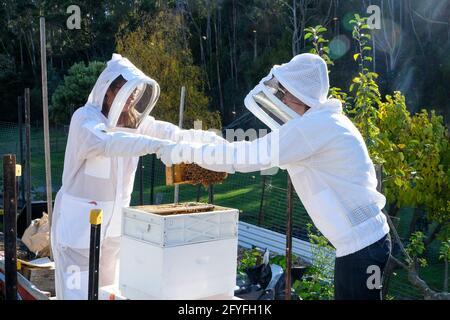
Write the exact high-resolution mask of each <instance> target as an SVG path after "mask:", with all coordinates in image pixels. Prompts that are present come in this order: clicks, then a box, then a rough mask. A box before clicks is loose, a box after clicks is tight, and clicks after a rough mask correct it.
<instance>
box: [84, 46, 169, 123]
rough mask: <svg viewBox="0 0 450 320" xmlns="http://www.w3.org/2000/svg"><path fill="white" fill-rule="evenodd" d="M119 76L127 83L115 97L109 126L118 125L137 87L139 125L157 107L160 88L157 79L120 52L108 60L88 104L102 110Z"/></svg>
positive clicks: (109, 115)
mask: <svg viewBox="0 0 450 320" xmlns="http://www.w3.org/2000/svg"><path fill="white" fill-rule="evenodd" d="M119 76H122V77H123V78H124V79H125V80H126V81H127V83H126V84H125V85H124V86H123V87H122V88H121V89H120V91H119V92H118V93H117V95H116V98H115V99H114V102H113V104H112V106H111V109H110V111H109V114H108V127H110V128H114V127H115V126H116V125H117V121H118V119H119V116H120V114H121V112H122V110H123V107H124V105H125V103H126V101H127V100H128V98H129V97H130V95H131V94H132V93H133V92H134V91H135V89H138V91H137V92H138V96H137V97H136V103H135V106H138V105H139V110H138V111H139V119H140V120H139V121H138V125H139V124H140V123H141V121H142V119H144V118H145V117H147V116H148V115H149V114H150V112H151V111H152V109H153V108H154V107H155V105H156V102H157V101H158V99H159V95H160V88H159V85H158V83H157V82H156V81H155V80H153V79H152V78H150V77H148V76H147V75H145V74H144V73H143V72H142V71H141V70H139V69H138V68H136V66H134V65H133V64H132V63H131V62H130V61H129V60H128V59H126V58H123V57H122V56H121V55H119V54H113V56H112V59H111V60H110V61H108V63H107V66H106V68H105V70H103V72H102V73H101V74H100V76H99V78H98V79H97V82H96V83H95V86H94V88H93V89H92V91H91V93H90V95H89V98H88V101H87V104H89V105H93V106H95V107H96V108H98V109H99V110H100V111H101V110H102V105H103V100H104V98H105V94H106V92H107V90H108V88H109V86H110V85H111V83H112V82H113V81H114V80H115V79H116V78H118V77H119ZM136 109H138V108H136Z"/></svg>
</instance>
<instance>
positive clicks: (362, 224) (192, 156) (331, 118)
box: [163, 54, 389, 257]
mask: <svg viewBox="0 0 450 320" xmlns="http://www.w3.org/2000/svg"><path fill="white" fill-rule="evenodd" d="M272 75H273V76H275V77H276V78H277V80H278V81H279V82H280V83H281V84H282V85H283V87H284V88H286V89H288V90H289V91H290V92H291V93H292V94H294V96H296V97H297V98H298V99H300V100H301V101H304V102H305V103H307V104H308V105H309V106H310V107H311V109H310V110H308V111H307V112H306V113H305V114H304V115H303V116H300V115H297V116H294V117H291V119H288V117H286V119H288V121H287V122H286V123H283V122H284V120H283V121H278V120H282V119H283V117H284V115H286V112H285V108H278V109H275V108H276V107H277V105H279V104H280V103H281V101H275V100H274V98H273V97H272V100H273V102H274V103H270V102H268V103H265V102H264V101H263V100H262V99H259V98H260V97H258V96H256V99H255V97H254V96H255V95H257V94H258V93H259V92H266V93H267V94H266V96H265V97H267V98H270V97H271V96H272V94H271V93H270V92H268V91H267V90H266V89H264V88H263V89H258V88H261V84H260V85H259V86H258V87H257V88H255V89H254V90H253V91H252V92H251V93H250V95H249V96H248V97H247V99H246V104H248V103H250V105H247V107H248V108H249V110H250V111H252V112H253V111H255V112H254V114H255V115H256V116H257V117H259V118H260V119H261V120H262V121H263V122H265V123H266V124H267V125H268V126H270V127H271V128H273V131H272V132H271V133H269V134H267V135H266V136H264V137H262V138H259V139H257V140H254V141H251V142H250V141H240V142H235V143H230V144H223V145H217V144H214V143H211V144H200V145H193V144H184V143H182V144H178V145H177V146H176V148H173V146H171V147H168V148H165V149H164V150H172V152H171V154H170V156H171V157H172V160H171V161H172V162H173V163H178V162H187V163H190V162H195V163H198V164H199V165H201V166H202V167H204V168H206V169H210V170H214V171H222V172H223V171H225V172H228V173H234V172H237V171H238V172H252V171H259V170H265V169H269V168H272V167H280V168H282V169H287V171H288V173H289V175H290V177H291V179H292V183H293V185H294V187H295V190H296V192H297V194H298V195H299V197H300V199H301V201H302V203H303V204H304V206H305V208H306V210H307V211H308V214H309V215H310V217H311V219H312V221H313V222H314V224H315V225H316V227H317V228H318V229H319V230H320V231H321V232H322V233H323V235H325V236H326V237H327V238H328V240H330V242H331V243H332V244H333V245H334V247H335V248H336V255H337V256H338V257H339V256H345V255H348V254H351V253H354V252H356V251H358V250H360V249H363V248H365V247H367V246H368V245H371V244H372V243H374V242H376V241H378V240H380V239H381V238H382V237H383V236H385V235H386V234H387V233H388V232H389V226H388V224H387V220H386V217H385V215H384V214H383V213H382V209H383V207H384V206H385V204H386V198H385V197H384V196H383V195H382V194H381V193H379V192H378V191H377V189H376V187H377V178H376V174H375V169H374V165H373V162H372V160H371V159H370V156H369V153H368V151H367V147H366V145H365V142H364V139H363V137H362V136H361V134H360V132H359V131H358V129H357V128H356V127H355V126H354V125H353V123H352V122H351V121H350V120H349V119H348V118H347V117H346V116H345V115H344V114H343V113H342V105H341V103H340V101H338V100H336V99H328V97H327V94H328V90H329V82H328V71H327V67H326V63H325V62H324V61H323V59H321V58H320V57H318V56H316V55H311V54H302V55H299V56H297V57H295V58H294V59H293V60H292V61H291V62H289V63H287V64H284V65H282V66H277V67H275V68H274V69H272V72H271V76H272ZM267 79H269V78H267ZM252 99H254V102H253V101H252ZM261 102H263V103H261ZM269 111H270V112H269ZM167 156H169V154H165V153H164V152H163V157H164V158H165V157H167Z"/></svg>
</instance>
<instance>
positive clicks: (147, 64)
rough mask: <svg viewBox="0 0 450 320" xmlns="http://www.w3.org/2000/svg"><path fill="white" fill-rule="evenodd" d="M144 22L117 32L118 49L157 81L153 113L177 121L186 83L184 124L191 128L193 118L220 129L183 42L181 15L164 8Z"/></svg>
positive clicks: (167, 119)
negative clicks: (182, 89)
mask: <svg viewBox="0 0 450 320" xmlns="http://www.w3.org/2000/svg"><path fill="white" fill-rule="evenodd" d="M143 21H144V22H143V23H142V25H141V26H139V27H137V29H136V30H135V31H133V32H131V33H125V34H121V33H119V35H118V37H117V51H118V52H119V53H121V54H122V55H124V56H125V57H127V58H128V59H129V60H130V61H131V62H133V63H134V64H135V65H136V66H137V67H138V68H140V69H141V70H142V71H143V72H144V73H146V74H148V75H149V76H150V77H153V78H154V79H155V80H156V81H158V83H159V84H160V86H161V97H160V100H159V102H158V105H157V107H156V108H155V111H154V112H153V113H152V114H154V115H155V116H156V117H157V118H160V119H163V120H165V121H169V122H172V123H178V108H179V96H180V88H181V87H182V86H185V87H186V91H187V99H186V106H185V118H184V119H185V125H184V126H185V127H192V126H193V123H194V121H196V120H202V121H203V123H204V124H205V125H206V127H208V128H216V129H217V128H221V125H220V117H219V114H218V113H217V112H209V111H208V101H209V100H208V97H207V96H206V95H205V93H204V91H203V90H204V84H205V82H204V79H203V78H202V76H201V75H202V73H201V69H200V67H198V66H195V65H194V64H193V62H192V54H191V52H190V50H189V49H187V48H186V47H185V46H184V45H183V41H182V37H181V33H182V30H181V21H180V16H179V15H176V14H174V13H172V12H171V11H167V10H165V11H161V12H159V13H157V14H156V15H155V16H152V17H150V16H147V17H145V18H143Z"/></svg>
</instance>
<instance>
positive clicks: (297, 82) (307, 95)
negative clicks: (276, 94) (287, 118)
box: [272, 53, 342, 113]
mask: <svg viewBox="0 0 450 320" xmlns="http://www.w3.org/2000/svg"><path fill="white" fill-rule="evenodd" d="M272 74H273V75H274V76H275V77H276V78H277V80H278V81H279V82H280V83H281V84H282V85H283V86H284V87H285V88H286V89H287V90H288V91H289V92H290V93H292V94H293V95H294V96H295V97H296V98H297V99H299V100H300V101H302V102H303V103H305V104H306V105H307V106H309V107H311V108H312V109H316V110H318V109H322V110H324V109H327V110H329V111H332V112H338V113H341V112H342V103H341V101H340V100H338V99H330V98H328V92H329V90H330V81H329V78H328V67H327V63H326V62H325V60H323V59H322V58H321V57H320V56H318V55H316V54H311V53H303V54H299V55H297V56H295V57H294V58H293V59H292V60H291V61H289V62H288V63H285V64H283V65H281V66H274V67H273V69H272Z"/></svg>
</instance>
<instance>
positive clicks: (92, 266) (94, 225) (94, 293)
mask: <svg viewBox="0 0 450 320" xmlns="http://www.w3.org/2000/svg"><path fill="white" fill-rule="evenodd" d="M102 219H103V210H101V209H93V210H91V214H90V222H91V239H90V240H91V241H90V247H89V283H88V300H98V278H99V265H100V234H101V226H102Z"/></svg>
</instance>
